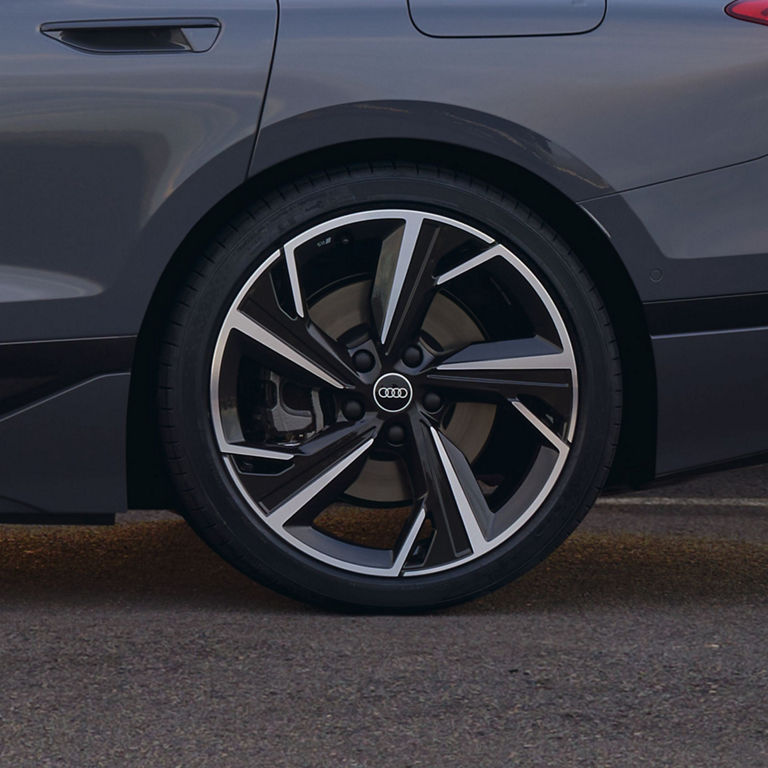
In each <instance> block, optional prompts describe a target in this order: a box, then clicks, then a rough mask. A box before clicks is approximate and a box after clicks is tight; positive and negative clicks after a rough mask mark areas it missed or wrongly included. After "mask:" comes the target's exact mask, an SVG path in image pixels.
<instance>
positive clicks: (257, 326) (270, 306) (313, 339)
mask: <svg viewBox="0 0 768 768" xmlns="http://www.w3.org/2000/svg"><path fill="white" fill-rule="evenodd" d="M278 255H279V254H278ZM285 260H286V265H287V273H288V277H289V283H290V290H291V297H292V304H293V305H294V308H295V311H296V313H297V316H296V317H293V316H292V315H290V314H288V313H287V312H286V310H285V309H284V308H283V307H282V306H281V305H280V303H279V301H278V298H277V295H276V291H275V288H274V285H273V284H272V280H271V279H270V275H269V273H265V274H263V275H262V276H260V279H258V280H256V281H255V282H254V283H253V285H252V286H250V288H249V290H248V293H247V296H246V297H245V298H244V300H243V301H242V302H241V303H240V305H239V306H238V307H236V308H233V310H232V311H231V312H230V314H229V316H228V318H227V323H226V324H225V331H226V330H230V331H232V330H235V331H239V332H240V333H241V334H243V335H244V336H246V337H247V338H248V339H249V340H250V341H251V342H254V343H255V344H257V345H258V346H259V351H258V357H259V359H262V360H264V361H265V362H268V363H270V362H271V363H274V364H275V367H276V368H280V369H286V367H287V369H288V370H289V371H290V374H291V375H292V376H293V377H296V378H298V379H299V380H304V379H306V378H308V377H309V378H311V379H312V380H313V381H312V383H316V382H317V380H320V381H322V382H324V383H325V384H330V385H331V386H332V387H335V388H337V389H344V388H345V387H349V386H353V385H354V383H355V381H356V377H355V375H354V373H353V371H352V369H351V366H350V364H349V355H348V353H347V350H346V347H344V345H343V344H340V343H339V342H337V341H335V340H334V339H331V338H330V337H329V336H327V335H326V334H324V333H323V332H322V331H321V330H320V329H319V328H317V326H315V325H314V324H313V323H312V322H311V321H310V320H309V319H308V318H306V317H305V314H306V313H305V310H304V299H303V297H302V292H301V286H300V283H299V279H298V274H297V271H296V262H295V258H294V256H293V250H292V249H288V250H286V253H285Z"/></svg>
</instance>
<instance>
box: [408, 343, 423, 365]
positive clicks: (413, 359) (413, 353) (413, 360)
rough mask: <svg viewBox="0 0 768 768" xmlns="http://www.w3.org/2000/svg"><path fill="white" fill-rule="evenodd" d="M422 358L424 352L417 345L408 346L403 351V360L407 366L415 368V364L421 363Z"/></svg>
mask: <svg viewBox="0 0 768 768" xmlns="http://www.w3.org/2000/svg"><path fill="white" fill-rule="evenodd" d="M423 359H424V354H423V353H422V351H421V349H419V347H417V346H412V347H408V349H406V350H405V352H403V362H404V363H405V364H406V365H407V366H408V367H409V368H415V367H416V366H417V365H421V361H422V360H423Z"/></svg>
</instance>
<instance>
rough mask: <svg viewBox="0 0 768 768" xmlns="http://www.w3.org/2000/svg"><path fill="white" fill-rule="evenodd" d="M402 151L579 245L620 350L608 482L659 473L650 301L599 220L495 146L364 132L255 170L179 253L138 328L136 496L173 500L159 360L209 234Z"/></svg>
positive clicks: (130, 449)
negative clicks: (498, 193) (317, 177)
mask: <svg viewBox="0 0 768 768" xmlns="http://www.w3.org/2000/svg"><path fill="white" fill-rule="evenodd" d="M394 159H397V160H401V161H409V162H414V163H417V164H418V163H423V164H430V165H437V166H440V167H446V168H451V169H452V170H456V171H459V172H461V173H465V174H467V175H469V176H472V177H475V178H478V179H482V180H483V181H486V182H487V183H489V184H492V185H493V186H496V187H498V188H500V189H503V190H504V191H506V192H508V193H509V194H511V195H512V196H514V197H515V198H517V199H518V200H520V201H521V202H522V203H524V204H525V205H527V206H528V207H529V208H531V209H532V210H534V211H535V212H536V213H537V214H538V215H539V216H540V217H541V218H543V219H544V220H545V221H546V223H547V224H549V225H550V226H551V227H552V228H553V229H554V230H555V231H556V232H558V233H559V234H560V235H561V236H562V237H563V239H564V240H565V241H566V242H567V243H568V244H569V246H570V247H571V248H572V249H573V250H574V251H575V253H576V254H577V256H578V257H579V259H580V260H581V262H582V263H583V264H584V266H585V267H586V269H587V270H588V272H589V273H590V276H591V278H592V279H593V281H594V282H595V284H596V285H597V288H598V290H599V291H600V294H601V296H602V297H603V300H604V301H605V303H606V306H607V309H608V312H609V314H610V317H611V321H612V322H613V325H614V330H615V332H616V338H617V341H618V344H619V350H620V354H621V365H622V372H623V377H624V411H623V422H622V429H621V435H620V438H619V446H618V449H617V453H616V459H615V461H614V466H613V470H612V473H611V477H610V478H609V484H610V485H613V486H618V485H637V484H641V483H644V482H647V481H649V480H651V479H652V478H653V476H654V472H655V453H656V374H655V367H654V362H653V353H652V350H651V345H650V337H649V334H648V330H647V327H646V323H645V317H644V314H643V309H642V304H641V302H640V299H639V297H638V295H637V291H636V290H635V287H634V285H633V284H632V281H631V279H630V277H629V275H628V273H627V271H626V269H625V267H624V265H623V264H622V262H621V259H620V258H619V256H618V254H617V252H616V250H615V249H614V247H613V245H612V244H611V242H610V240H609V239H608V237H607V236H606V234H605V233H604V232H603V230H602V229H601V228H600V226H599V225H598V224H597V223H596V222H595V221H594V220H593V219H592V218H591V217H590V216H588V215H587V214H586V213H585V212H584V211H583V210H582V209H581V208H580V207H579V206H578V205H576V204H575V203H574V202H572V201H571V200H570V199H568V198H567V197H565V196H564V195H563V194H562V193H561V192H559V191H558V190H557V189H555V188H554V187H552V186H551V185H550V184H548V183H547V182H545V181H544V180H542V179H541V178H539V177H538V176H535V175H534V174H531V173H530V172H528V171H526V170H525V169H523V168H521V167H520V166H518V165H516V164H514V163H510V162H508V161H505V160H503V159H501V158H499V157H497V156H493V155H488V154H484V153H482V152H477V151H475V150H467V149H463V148H461V147H457V146H454V145H445V144H439V143H432V142H422V141H400V140H397V141H383V140H381V141H379V140H377V141H361V142H353V143H349V144H342V145H337V146H332V147H328V148H326V149H323V150H319V151H316V152H312V153H310V154H308V155H303V156H300V157H297V158H293V159H291V160H289V161H286V162H284V163H281V164H280V165H278V166H275V167H273V168H270V169H267V170H265V171H263V172H262V173H260V174H258V175H257V176H256V177H254V178H252V179H249V180H248V181H247V182H245V183H244V184H243V185H242V186H241V187H240V188H239V189H237V190H236V191H235V192H233V193H232V194H230V195H229V196H227V197H226V198H225V199H224V200H222V201H221V202H219V203H218V204H217V205H216V206H214V208H213V209H211V211H209V213H208V214H206V216H205V217H204V218H203V219H202V220H201V221H200V222H199V223H198V224H197V225H196V226H195V227H194V228H193V229H192V230H191V231H190V233H189V234H188V235H187V237H186V238H185V239H184V241H183V243H182V244H181V246H180V247H179V248H178V249H177V251H176V253H175V254H174V255H173V257H172V259H171V261H170V263H169V264H168V267H167V268H166V270H165V272H164V273H163V276H162V278H161V279H160V282H159V283H158V286H157V288H156V290H155V292H154V294H153V296H152V299H151V301H150V304H149V308H148V310H147V313H146V315H145V318H144V321H143V323H142V327H141V330H140V332H139V336H138V340H137V346H136V356H135V360H134V365H133V371H132V377H131V392H130V398H129V405H128V443H127V458H128V467H127V471H128V503H129V506H130V507H134V508H140V507H150V508H151V507H166V506H174V505H175V499H174V496H173V492H172V490H171V486H170V483H169V482H168V479H167V476H166V472H165V467H164V463H163V460H162V453H161V449H160V445H159V439H158V436H157V426H156V416H155V398H154V391H155V386H156V385H155V370H156V361H157V354H158V349H159V344H160V340H161V338H162V334H163V328H164V326H165V323H166V321H167V315H168V310H169V308H170V306H171V305H172V303H173V300H174V297H175V295H176V293H177V287H178V285H179V283H180V281H181V279H183V276H184V274H185V272H186V270H187V269H188V268H189V265H190V263H191V262H192V261H193V259H194V258H195V255H196V253H198V252H199V248H200V244H201V243H208V242H210V241H211V240H212V239H213V238H214V237H215V236H216V234H217V232H219V231H220V230H221V228H222V227H223V226H225V224H226V223H227V221H229V220H230V219H231V218H232V217H234V216H236V215H238V213H241V212H242V211H243V210H244V209H245V207H246V205H247V201H248V200H249V199H251V198H252V197H253V196H254V195H257V194H259V193H260V192H264V191H268V190H271V189H274V187H275V186H278V185H280V184H285V183H288V182H290V181H291V179H296V178H300V177H302V176H305V175H307V174H310V173H318V172H322V171H323V169H325V168H329V167H332V166H336V165H342V164H349V163H357V162H379V161H387V160H390V161H391V160H394Z"/></svg>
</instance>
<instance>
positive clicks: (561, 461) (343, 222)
mask: <svg viewBox="0 0 768 768" xmlns="http://www.w3.org/2000/svg"><path fill="white" fill-rule="evenodd" d="M414 214H418V215H421V216H423V217H424V219H425V220H428V221H431V222H436V223H440V224H445V225H447V226H451V227H455V228H457V229H459V230H462V231H463V232H465V233H467V234H469V235H471V236H473V237H475V238H477V239H478V240H480V241H481V242H483V243H486V244H488V245H491V244H496V247H498V248H499V249H500V255H502V256H503V257H504V258H505V259H506V260H507V261H508V262H509V263H510V264H511V265H512V266H513V267H514V268H515V269H516V270H517V272H518V273H519V274H520V275H521V276H522V277H523V278H524V279H525V280H526V282H527V283H528V284H529V285H530V286H531V287H532V288H533V290H534V291H535V293H536V294H537V296H538V298H539V300H540V301H541V302H542V304H543V306H544V307H545V309H546V310H547V313H548V315H549V317H550V318H551V320H552V322H553V324H554V326H555V329H556V331H557V334H558V337H559V341H560V343H561V344H562V347H563V351H564V352H565V353H567V354H568V355H569V356H570V359H571V361H572V365H571V366H570V373H571V377H572V387H571V389H572V405H571V415H570V418H569V423H568V429H567V432H566V441H567V443H568V446H569V448H568V449H566V450H562V451H560V452H559V453H558V458H557V460H556V462H555V464H554V466H553V468H552V469H551V471H550V475H549V477H548V478H547V481H546V482H545V483H544V485H543V486H542V488H541V489H540V491H539V493H538V494H537V495H536V496H535V498H534V499H533V501H531V502H530V503H529V505H528V507H527V508H526V509H525V510H524V511H523V512H522V513H521V514H520V515H519V516H518V517H517V518H516V519H515V521H514V522H513V523H512V524H511V525H509V526H508V527H507V528H505V529H504V530H503V531H502V532H501V533H499V534H498V535H496V536H495V537H493V538H492V539H490V540H487V542H486V546H485V547H483V548H482V551H473V552H471V553H470V554H469V555H466V556H464V557H459V558H456V559H454V560H452V561H450V562H447V563H444V564H441V565H439V566H435V567H432V568H420V569H414V570H408V571H402V568H400V569H398V571H397V572H395V566H396V565H397V564H395V566H393V567H392V568H380V567H369V566H366V565H363V564H360V563H353V562H350V561H347V560H343V559H340V558H336V557H333V556H330V555H328V554H327V553H325V552H322V551H321V550H318V549H316V548H314V547H311V546H309V545H307V544H306V543H305V542H304V541H302V540H301V539H300V538H298V537H296V536H293V535H291V533H290V531H289V530H288V528H287V527H285V526H282V527H281V528H280V529H279V530H278V529H277V528H276V527H275V526H274V525H271V524H270V523H269V515H268V514H267V511H266V510H265V509H264V508H263V507H262V506H261V505H260V504H259V503H258V502H257V501H255V500H254V499H253V497H252V496H251V494H250V493H249V492H248V491H247V490H246V489H245V487H244V486H243V484H242V482H241V481H240V478H239V477H238V473H237V471H236V469H235V466H234V461H233V458H232V456H231V455H227V454H226V453H225V452H224V451H222V450H221V448H219V449H218V451H217V452H218V454H219V457H220V458H221V459H222V461H223V463H224V466H225V468H226V469H227V473H228V475H229V476H230V479H231V480H232V481H233V483H234V485H235V487H236V488H237V490H238V493H239V495H240V497H241V498H242V499H243V500H244V501H245V502H246V504H247V507H248V509H249V511H250V512H251V513H253V514H254V515H255V517H254V520H255V522H256V524H258V525H260V526H265V527H266V528H267V529H268V530H269V531H270V532H271V533H273V534H275V535H276V536H277V537H278V538H279V539H281V540H282V541H284V542H286V543H287V544H289V545H290V546H292V547H293V548H295V549H297V550H299V551H301V552H303V553H304V554H306V555H308V556H309V557H310V558H311V559H312V560H313V561H319V562H320V563H322V564H324V565H329V566H332V567H334V568H339V569H341V570H343V571H347V572H352V573H355V574H360V575H366V576H378V577H389V578H393V577H395V578H396V577H406V578H418V577H422V576H430V575H434V574H437V573H441V572H445V571H448V570H454V569H456V568H459V567H461V566H463V565H466V564H468V563H470V562H472V561H474V560H477V559H478V558H481V557H483V556H484V555H486V554H488V552H490V551H492V550H495V549H497V548H498V547H499V546H501V545H502V544H503V543H504V542H505V541H507V540H509V539H510V538H511V537H512V536H514V535H515V534H516V533H518V532H519V531H520V530H521V529H522V528H523V527H524V526H525V525H526V524H527V523H528V522H529V521H530V519H531V518H532V517H533V516H534V515H535V514H536V513H537V512H538V511H539V510H540V509H541V508H542V506H543V504H544V503H545V502H546V500H547V498H548V497H549V495H550V493H551V491H552V489H553V488H554V486H555V485H556V484H557V482H558V480H560V478H561V476H562V473H563V469H564V467H565V464H566V462H567V460H568V457H569V455H570V445H571V444H572V442H573V439H574V435H575V432H576V428H577V423H578V406H579V380H578V366H577V363H576V357H575V352H574V348H573V344H572V342H571V337H570V334H569V332H568V329H567V326H566V324H565V321H564V319H563V317H562V314H561V312H560V310H559V308H558V307H557V304H556V303H555V301H554V299H553V298H552V296H551V295H550V293H549V291H548V290H547V289H546V288H545V287H544V285H543V283H542V282H541V280H540V279H539V277H538V276H537V275H536V274H535V273H534V272H533V270H532V269H531V268H530V267H528V265H527V264H526V263H525V262H524V261H523V260H522V259H520V258H519V257H518V256H517V255H516V254H515V253H514V251H513V250H512V249H510V248H508V247H507V246H504V245H502V244H500V243H498V241H497V240H495V239H494V238H493V237H491V236H490V235H488V234H487V233H484V232H482V231H480V230H478V229H476V228H475V227H474V226H472V225H470V224H467V223H465V222H462V221H459V220H457V219H454V218H451V217H448V216H445V215H442V214H437V213H433V212H431V211H427V210H422V209H419V208H408V207H406V208H375V209H370V210H361V211H358V212H355V213H349V214H345V215H342V216H337V217H334V218H331V219H328V220H326V221H324V222H322V223H320V224H317V225H314V226H312V227H311V228H309V229H308V230H305V231H303V232H302V233H300V234H299V235H296V236H294V237H292V238H291V239H290V240H288V241H287V242H286V243H285V244H284V245H283V246H281V247H278V248H277V249H276V250H275V251H274V252H273V253H272V254H271V255H270V256H269V257H267V258H266V259H265V260H264V261H263V262H262V263H261V264H260V265H259V266H258V267H257V268H256V269H255V270H254V272H253V273H252V274H251V275H250V276H249V277H248V279H247V280H246V281H245V283H244V284H243V286H242V287H241V288H240V290H239V291H238V293H237V295H236V297H235V299H234V300H233V301H232V303H231V304H230V306H229V309H228V310H227V313H226V315H225V318H224V320H223V322H222V324H221V327H220V329H219V332H218V334H217V337H216V343H215V346H214V352H213V356H212V360H211V375H210V380H209V382H210V386H209V392H210V399H209V403H210V411H211V420H212V426H213V430H214V434H215V437H216V439H217V445H218V446H220V445H221V444H222V442H226V438H225V433H224V427H223V423H222V419H221V413H220V389H219V382H220V374H221V365H222V361H223V356H224V351H225V349H226V346H227V341H228V339H229V335H230V333H231V330H232V328H231V327H230V326H229V323H228V321H229V319H230V318H231V316H232V315H233V313H234V312H236V311H237V309H238V307H239V306H240V304H241V303H242V302H243V300H244V299H245V297H246V296H247V295H248V293H249V292H250V290H251V288H252V287H253V286H254V284H255V283H256V281H257V280H259V279H260V278H262V277H263V276H264V275H265V273H267V272H268V271H269V269H270V268H271V267H272V266H273V265H274V264H275V263H276V262H277V261H278V260H279V259H280V257H281V256H283V255H285V256H286V262H287V265H288V272H289V278H290V280H291V281H292V282H293V281H294V280H297V279H298V278H297V276H296V267H295V262H293V268H292V267H291V261H292V260H293V254H294V252H295V250H296V249H297V248H299V247H300V246H301V245H303V244H305V243H306V242H307V241H309V240H311V239H313V238H316V237H318V236H319V235H322V234H325V233H327V232H330V231H332V230H336V229H339V228H341V227H345V226H349V225H352V224H357V223H361V222H365V221H383V220H402V219H403V218H405V217H408V216H412V215H414ZM438 282H439V281H438ZM297 309H300V308H298V307H297ZM299 314H300V315H301V316H302V317H303V312H302V311H300V312H299ZM387 375H391V374H383V375H382V376H380V377H379V379H378V380H380V379H381V378H383V377H384V376H387ZM397 375H401V374H397ZM403 378H405V377H403ZM378 380H377V383H378ZM406 380H407V379H406ZM409 385H410V382H409ZM410 389H411V393H410V397H409V401H408V404H407V405H406V406H404V407H403V408H401V409H399V410H398V411H387V410H386V409H382V410H383V411H384V412H385V413H386V414H394V413H401V412H402V411H404V410H406V409H407V407H408V406H410V405H411V403H412V402H413V386H412V385H410ZM374 400H375V393H374ZM377 405H378V403H377ZM265 453H266V452H265ZM270 453H274V458H285V457H286V454H282V453H281V452H280V451H274V452H270ZM287 455H288V456H290V454H287ZM417 519H419V520H422V521H423V520H424V519H425V510H424V507H423V505H422V507H421V508H420V510H419V511H418V513H417ZM417 528H418V526H417Z"/></svg>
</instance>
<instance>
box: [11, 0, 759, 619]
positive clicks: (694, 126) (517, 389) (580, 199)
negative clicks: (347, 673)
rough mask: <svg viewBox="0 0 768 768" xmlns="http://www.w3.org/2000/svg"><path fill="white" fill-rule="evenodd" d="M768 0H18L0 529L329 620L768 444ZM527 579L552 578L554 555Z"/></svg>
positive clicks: (486, 584) (549, 547)
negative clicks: (175, 552)
mask: <svg viewBox="0 0 768 768" xmlns="http://www.w3.org/2000/svg"><path fill="white" fill-rule="evenodd" d="M766 24H768V0H736V2H732V3H730V4H728V5H727V6H724V4H723V2H722V0H668V2H665V3H657V4H649V3H647V2H644V1H643V0H580V2H571V0H536V2H533V0H485V1H484V2H483V3H477V2H474V1H473V0H368V1H367V2H352V1H351V0H313V1H312V2H306V0H279V2H276V0H216V2H213V1H212V0H152V2H149V0H132V1H131V2H130V3H129V2H127V0H98V2H97V0H39V2H35V3H28V2H23V1H22V0H9V2H7V3H6V4H5V7H4V28H3V30H2V34H1V36H0V41H1V43H2V48H3V56H2V60H3V66H2V68H0V94H1V95H0V105H1V111H0V168H2V176H1V177H0V183H2V206H0V228H1V229H2V232H3V247H2V253H1V255H0V361H1V364H0V467H2V470H1V471H0V519H2V521H3V522H8V523H35V524H38V523H83V524H96V523H109V522H113V521H114V519H115V515H116V514H119V513H121V512H123V511H125V510H126V509H128V508H134V509H136V508H148V509H154V508H173V509H177V510H179V511H180V512H181V513H182V514H183V515H184V517H185V518H186V520H187V521H188V522H189V524H190V525H191V526H192V527H193V528H194V529H195V531H196V532H197V533H198V534H199V535H200V536H201V537H202V538H203V539H204V540H205V541H206V542H208V543H209V544H210V545H211V546H212V547H213V548H214V549H215V550H216V551H217V552H219V553H220V554H221V555H222V556H223V557H224V558H226V559H227V560H228V561H229V562H230V563H231V564H232V565H233V566H235V567H236V568H238V569H240V570H241V571H242V572H244V573H245V574H247V575H249V576H250V577H252V578H255V579H257V580H259V581H260V582H262V583H264V584H266V585H268V586H270V587H273V588H275V589H277V590H279V591H281V592H283V593H286V594H288V595H291V596H293V597H296V598H299V599H302V600H307V601H310V602H314V603H317V604H320V605H322V606H326V607H330V608H334V609H346V610H377V611H401V610H423V609H427V608H436V607H440V606H444V605H449V604H452V603H456V602H459V601H462V600H468V599H470V598H473V597H476V596H478V595H481V594H483V593H486V592H488V591H490V590H492V589H495V588H497V587H499V586H500V585H502V584H505V583H507V582H508V581H510V580H511V579H513V578H515V577H517V576H519V575H521V574H523V573H525V572H526V571H528V570H530V569H531V568H532V567H533V566H535V565H536V564H537V563H539V562H540V561H542V560H543V559H544V558H545V557H546V556H547V555H548V554H549V553H550V552H552V551H553V550H554V549H555V548H556V547H557V546H558V545H559V544H560V543H561V542H563V541H564V540H565V539H566V537H567V536H568V535H569V534H570V533H571V532H572V531H573V530H574V529H575V528H576V526H577V525H578V523H579V522H580V521H581V520H582V518H583V517H584V516H585V514H586V513H587V511H588V510H589V508H590V507H591V506H592V504H593V502H594V501H595V499H596V497H597V495H598V494H599V493H600V492H601V490H602V489H603V488H604V487H608V488H625V487H639V486H643V485H647V484H649V483H651V482H654V481H657V480H659V479H663V478H666V477H670V476H674V475H676V474H680V473H683V472H688V471H695V470H702V469H706V468H710V467H714V466H721V465H723V464H727V463H729V462H734V461H759V460H760V458H761V456H762V457H763V458H764V456H765V454H766V452H768V406H767V405H766V392H768V354H766V349H768V227H766V225H765V217H764V210H765V208H766V205H768V133H766V131H765V130H764V128H765V125H766V123H768V99H766V95H765V84H764V79H765V78H764V74H765V72H766V68H768V29H765V28H764V27H765V25H766ZM533 578H535V576H534V577H533Z"/></svg>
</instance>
